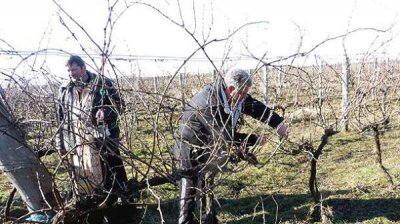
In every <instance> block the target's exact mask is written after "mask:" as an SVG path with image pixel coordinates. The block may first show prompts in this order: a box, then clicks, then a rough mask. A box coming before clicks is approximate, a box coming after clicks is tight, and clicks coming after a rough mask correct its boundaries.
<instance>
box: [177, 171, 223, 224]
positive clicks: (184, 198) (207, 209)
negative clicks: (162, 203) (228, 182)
mask: <svg viewBox="0 0 400 224" xmlns="http://www.w3.org/2000/svg"><path fill="white" fill-rule="evenodd" d="M208 181H210V180H208ZM179 184H180V186H179V217H178V223H179V224H192V223H195V221H194V220H195V218H194V212H195V208H196V204H200V206H199V208H200V216H201V217H200V223H202V224H216V223H218V220H217V217H216V212H215V203H214V195H213V193H212V192H211V189H209V188H208V187H207V185H209V184H208V183H207V180H205V179H204V178H199V177H194V178H181V180H180V183H179Z"/></svg>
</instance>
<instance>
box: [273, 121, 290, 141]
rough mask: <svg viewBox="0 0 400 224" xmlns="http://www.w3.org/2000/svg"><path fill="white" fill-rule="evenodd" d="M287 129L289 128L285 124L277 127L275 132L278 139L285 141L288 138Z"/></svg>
mask: <svg viewBox="0 0 400 224" xmlns="http://www.w3.org/2000/svg"><path fill="white" fill-rule="evenodd" d="M288 128H289V126H288V125H287V124H285V123H282V124H280V125H279V126H278V129H277V130H276V132H277V133H278V135H279V138H281V139H285V138H287V137H288V135H289V131H288Z"/></svg>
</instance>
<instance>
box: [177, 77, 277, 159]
mask: <svg viewBox="0 0 400 224" xmlns="http://www.w3.org/2000/svg"><path fill="white" fill-rule="evenodd" d="M222 85H223V83H222V82H221V81H217V82H215V83H213V84H210V85H207V86H205V87H204V88H203V89H202V90H201V91H200V92H198V93H197V94H196V95H194V96H193V98H192V100H191V101H190V103H189V104H188V105H187V106H186V107H185V109H184V112H183V115H182V118H181V121H180V124H179V130H178V137H177V144H176V145H175V148H174V156H175V158H178V159H190V157H192V156H191V152H190V150H191V149H193V148H200V149H207V148H213V147H215V146H216V145H218V146H217V147H224V145H226V144H230V145H231V144H235V145H237V144H242V143H243V142H244V141H245V142H246V144H247V145H253V144H255V143H256V141H257V139H258V136H257V135H254V134H251V135H248V134H243V133H238V132H237V131H236V127H233V126H232V121H231V116H230V115H229V114H227V113H225V111H224V101H223V98H222V94H225V93H223V92H222V89H225V88H221V86H222ZM241 114H247V115H250V116H251V117H253V118H255V119H257V120H259V121H261V122H264V123H267V124H268V125H269V126H271V127H273V128H275V127H277V126H278V125H279V124H280V123H281V122H282V121H283V118H282V117H280V116H279V115H278V114H277V113H275V112H274V111H273V110H272V109H270V108H268V107H267V106H266V105H265V104H263V103H262V102H260V101H258V100H256V99H254V98H253V97H251V96H250V95H248V96H247V98H246V99H245V100H244V102H243V106H242V113H241Z"/></svg>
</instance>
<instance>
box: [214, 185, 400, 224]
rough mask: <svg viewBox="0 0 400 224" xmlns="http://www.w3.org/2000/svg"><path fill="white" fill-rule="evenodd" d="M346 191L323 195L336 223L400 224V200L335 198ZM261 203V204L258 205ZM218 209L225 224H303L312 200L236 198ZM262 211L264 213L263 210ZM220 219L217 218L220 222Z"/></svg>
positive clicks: (303, 196)
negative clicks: (380, 222) (386, 223)
mask: <svg viewBox="0 0 400 224" xmlns="http://www.w3.org/2000/svg"><path fill="white" fill-rule="evenodd" d="M346 193H348V192H347V191H339V192H324V195H330V196H331V198H333V199H329V200H326V201H325V202H326V204H327V205H328V206H329V207H330V209H331V210H332V212H333V221H334V222H335V223H353V222H354V223H355V222H362V221H367V220H372V219H374V218H378V217H379V218H386V219H387V220H390V221H393V222H398V221H400V212H399V211H400V199H396V198H375V199H342V198H334V197H335V195H340V194H346ZM261 201H262V203H261ZM219 202H220V204H221V207H220V208H218V210H217V213H219V214H220V217H221V218H223V219H224V220H221V221H223V222H224V223H225V222H226V223H232V224H233V223H237V224H239V223H240V224H245V223H263V222H264V221H265V223H274V222H275V221H278V222H305V221H306V216H307V213H308V211H309V208H310V206H311V204H312V199H311V197H310V195H309V194H297V195H283V194H278V195H273V197H272V196H271V195H258V196H252V197H246V198H239V199H220V200H219ZM263 208H264V212H262V211H263ZM221 218H220V219H221Z"/></svg>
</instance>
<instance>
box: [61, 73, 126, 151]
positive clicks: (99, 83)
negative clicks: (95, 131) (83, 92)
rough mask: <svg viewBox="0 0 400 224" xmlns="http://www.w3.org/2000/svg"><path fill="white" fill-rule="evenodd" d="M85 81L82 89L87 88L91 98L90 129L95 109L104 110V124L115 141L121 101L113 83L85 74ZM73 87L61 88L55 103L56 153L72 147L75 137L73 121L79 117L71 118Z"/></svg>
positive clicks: (71, 83) (64, 85)
mask: <svg viewBox="0 0 400 224" xmlns="http://www.w3.org/2000/svg"><path fill="white" fill-rule="evenodd" d="M87 74H88V75H89V79H88V81H87V83H86V85H87V86H88V87H89V88H90V94H94V97H93V101H92V103H91V104H92V105H91V110H90V120H91V125H93V126H94V127H95V126H97V124H96V113H97V111H98V110H99V109H103V110H104V122H105V123H106V124H107V125H108V127H109V130H110V133H111V135H110V136H109V137H110V138H112V139H115V140H116V141H118V140H117V139H118V138H119V132H120V130H119V125H118V122H117V121H118V117H119V114H120V113H121V110H122V107H123V100H122V99H121V98H120V96H119V94H118V91H117V90H116V89H115V88H114V87H113V83H112V81H111V80H110V79H108V78H105V77H104V78H100V77H99V76H97V75H95V74H93V73H91V72H89V71H87ZM75 85H76V84H75V83H74V82H72V81H70V82H67V83H65V84H63V85H61V87H60V89H59V93H58V100H57V122H58V125H59V131H58V133H57V136H56V146H57V148H58V149H59V150H66V151H69V150H71V149H72V148H74V147H75V146H76V134H75V133H74V125H76V123H74V122H73V121H74V120H76V119H79V116H80V115H79V114H74V113H73V112H72V108H73V107H74V102H75V101H76V100H78V99H74V94H73V90H74V88H76V86H75Z"/></svg>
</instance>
